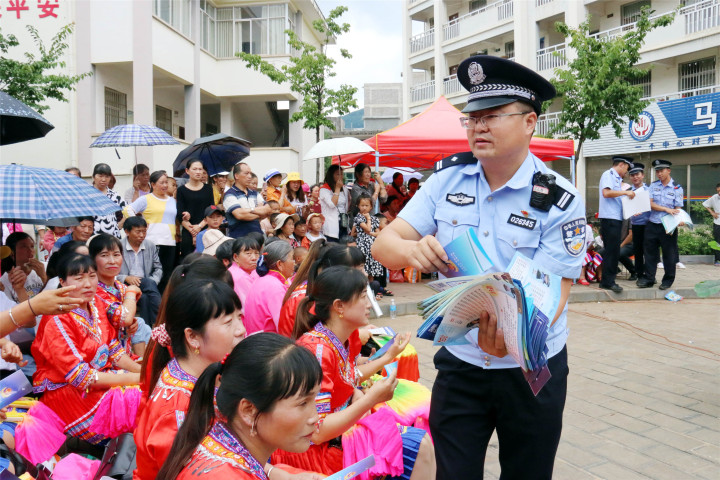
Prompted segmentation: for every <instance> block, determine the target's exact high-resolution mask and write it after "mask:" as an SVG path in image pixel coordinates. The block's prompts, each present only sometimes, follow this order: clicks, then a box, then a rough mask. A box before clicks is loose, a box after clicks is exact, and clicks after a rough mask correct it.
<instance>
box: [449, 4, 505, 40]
mask: <svg viewBox="0 0 720 480" xmlns="http://www.w3.org/2000/svg"><path fill="white" fill-rule="evenodd" d="M512 16H513V2H512V0H500V1H498V2H494V3H491V4H490V5H486V6H484V7H482V8H479V9H477V10H473V11H472V12H470V13H466V14H465V15H463V16H461V17H458V18H456V19H454V20H451V21H450V22H448V23H446V24H445V25H443V40H450V39H453V38H455V37H458V36H460V35H462V34H464V33H471V30H472V31H475V30H477V28H478V25H493V24H495V23H496V22H500V21H503V20H507V19H509V18H512ZM466 30H467V32H466Z"/></svg>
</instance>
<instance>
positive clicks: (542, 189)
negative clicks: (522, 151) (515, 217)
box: [530, 172, 557, 212]
mask: <svg viewBox="0 0 720 480" xmlns="http://www.w3.org/2000/svg"><path fill="white" fill-rule="evenodd" d="M556 188H557V187H556V185H555V175H552V174H550V173H542V172H535V175H533V179H532V193H530V206H531V207H533V208H537V209H538V210H542V211H544V212H547V211H549V210H550V208H551V207H552V206H553V203H554V202H555V189H556Z"/></svg>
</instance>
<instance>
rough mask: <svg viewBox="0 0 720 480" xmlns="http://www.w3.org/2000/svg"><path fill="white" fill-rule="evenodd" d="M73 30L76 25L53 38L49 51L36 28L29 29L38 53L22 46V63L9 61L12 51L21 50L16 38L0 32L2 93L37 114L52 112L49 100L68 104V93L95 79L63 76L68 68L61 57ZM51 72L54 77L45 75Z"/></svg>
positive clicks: (87, 74) (83, 75)
mask: <svg viewBox="0 0 720 480" xmlns="http://www.w3.org/2000/svg"><path fill="white" fill-rule="evenodd" d="M73 27H74V25H73V24H69V25H65V26H64V27H62V28H61V29H60V31H59V32H58V33H57V34H55V36H54V37H53V39H52V42H51V44H50V48H47V47H46V46H45V44H44V43H43V41H42V39H41V38H40V35H39V34H38V32H37V30H36V29H35V27H33V26H32V25H27V27H26V28H27V30H28V32H30V36H31V37H32V39H33V43H35V46H36V47H37V50H38V53H37V54H36V53H32V52H30V51H29V49H27V48H25V47H24V46H23V48H24V50H25V51H23V52H22V53H23V54H22V57H23V60H15V59H13V58H8V55H9V54H10V50H11V49H13V48H14V47H18V46H20V41H19V40H18V39H17V37H16V36H15V35H13V34H9V35H3V33H2V32H1V31H0V52H2V55H0V90H2V91H4V92H5V93H7V94H8V95H10V96H12V97H15V98H16V99H18V100H20V101H21V102H23V103H25V104H26V105H28V106H29V107H31V108H33V109H35V110H37V112H38V113H43V112H44V111H45V110H47V109H48V108H50V106H49V105H46V104H44V102H45V101H46V100H48V99H51V98H52V99H55V100H59V101H61V102H67V101H68V100H67V98H65V93H66V91H70V90H75V84H77V83H78V82H79V81H80V80H82V79H83V78H85V77H88V76H90V75H92V73H91V72H87V73H81V74H79V75H65V74H63V73H61V70H62V69H64V68H65V67H66V64H65V62H64V61H63V60H62V57H63V54H64V53H65V51H66V50H67V48H68V44H67V38H68V37H69V36H70V34H72V31H73ZM48 71H49V72H51V73H46V72H48Z"/></svg>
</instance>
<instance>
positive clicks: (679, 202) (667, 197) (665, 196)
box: [650, 178, 684, 223]
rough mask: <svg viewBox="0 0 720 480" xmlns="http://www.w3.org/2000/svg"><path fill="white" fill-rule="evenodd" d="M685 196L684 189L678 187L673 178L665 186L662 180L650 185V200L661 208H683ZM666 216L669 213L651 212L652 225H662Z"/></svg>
mask: <svg viewBox="0 0 720 480" xmlns="http://www.w3.org/2000/svg"><path fill="white" fill-rule="evenodd" d="M683 196H684V194H683V189H682V187H681V186H680V185H677V184H676V183H675V180H673V179H672V178H671V179H670V182H668V184H667V185H663V184H662V182H661V181H660V180H655V181H654V182H653V183H651V184H650V200H651V201H653V202H655V204H657V205H659V206H661V207H667V208H682V206H683ZM665 215H668V213H666V212H661V211H658V210H652V211H651V212H650V221H651V222H652V223H662V218H663V217H664V216H665Z"/></svg>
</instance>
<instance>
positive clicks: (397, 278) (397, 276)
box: [390, 270, 405, 283]
mask: <svg viewBox="0 0 720 480" xmlns="http://www.w3.org/2000/svg"><path fill="white" fill-rule="evenodd" d="M390 281H391V282H393V283H403V282H404V281H405V276H404V275H403V271H402V270H390Z"/></svg>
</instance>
